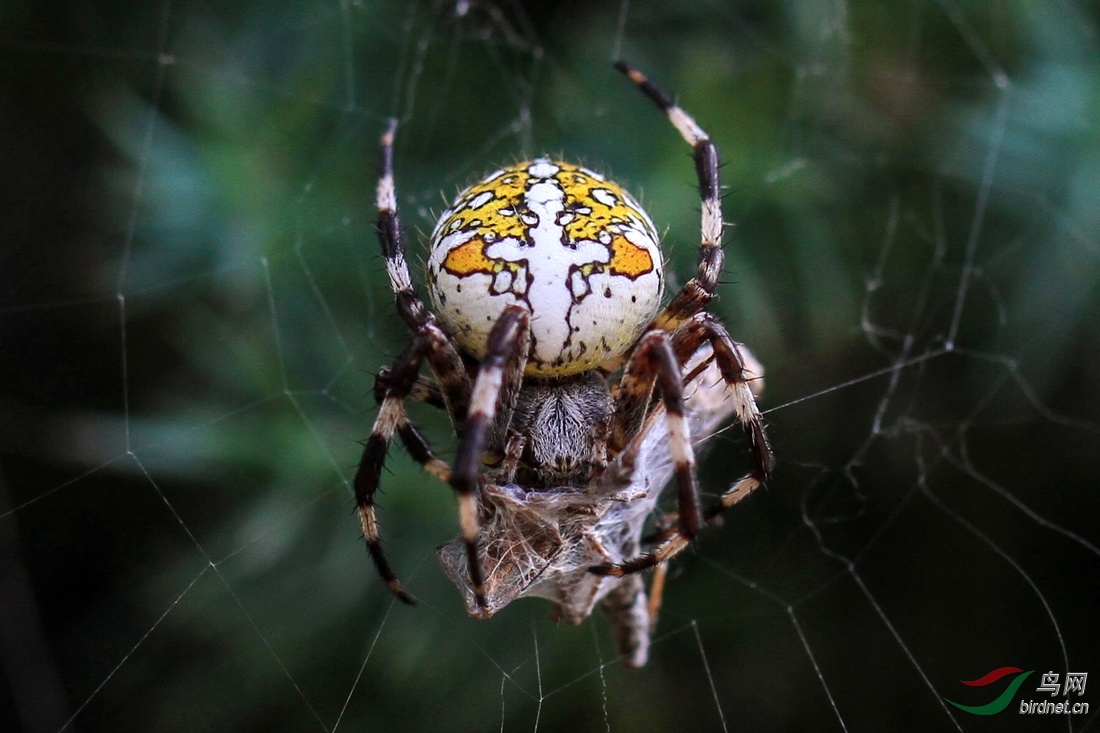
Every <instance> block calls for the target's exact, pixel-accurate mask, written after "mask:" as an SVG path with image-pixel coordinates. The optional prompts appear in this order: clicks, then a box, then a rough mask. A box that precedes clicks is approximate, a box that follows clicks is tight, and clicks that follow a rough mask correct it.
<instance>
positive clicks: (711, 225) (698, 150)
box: [615, 61, 725, 332]
mask: <svg viewBox="0 0 1100 733" xmlns="http://www.w3.org/2000/svg"><path fill="white" fill-rule="evenodd" d="M615 68H616V69H618V70H619V71H620V72H622V73H623V74H625V75H626V77H627V78H629V79H630V80H631V81H632V82H634V84H635V85H637V87H638V88H639V89H640V90H641V91H642V93H644V94H645V95H646V96H647V97H649V98H650V99H651V100H653V102H654V103H655V104H656V105H657V106H658V107H659V108H660V109H661V110H663V111H664V113H665V114H666V115H668V118H669V121H671V122H672V124H673V126H675V127H676V129H677V130H678V131H679V133H680V135H681V136H682V137H683V138H684V140H685V141H687V143H688V144H689V145H691V146H692V148H693V149H694V151H695V152H694V158H695V172H696V175H697V176H698V179H699V197H700V199H701V201H702V221H701V223H700V234H701V237H700V242H699V265H698V269H697V272H696V275H695V277H693V278H692V279H691V280H689V281H688V282H687V283H686V284H685V285H684V287H683V288H682V289H681V290H680V292H679V293H677V294H676V295H675V296H674V297H673V298H672V300H671V301H669V303H668V305H666V306H665V307H664V309H662V310H661V312H660V313H658V314H657V317H656V318H655V319H654V321H653V324H652V326H651V327H655V328H660V329H662V330H665V331H669V332H672V331H675V330H676V329H677V328H679V327H680V326H681V325H682V324H683V323H684V322H685V321H686V320H687V319H689V318H690V317H691V316H693V315H694V314H696V313H698V312H699V311H700V310H702V309H703V307H704V306H706V304H707V303H709V302H710V300H711V299H712V298H713V297H714V290H715V288H717V287H718V278H719V277H720V276H721V274H722V265H723V262H724V260H725V255H724V253H723V252H722V227H723V223H722V202H721V197H720V195H719V193H720V190H721V186H720V183H719V179H718V149H717V148H716V147H715V146H714V143H713V142H711V139H710V137H709V136H708V135H707V133H706V132H705V131H704V130H703V128H701V127H699V125H698V124H697V123H696V122H695V120H694V119H692V118H691V116H690V115H688V113H687V112H685V111H684V110H682V109H681V108H680V107H679V106H678V105H677V104H676V103H675V102H673V101H672V99H671V98H670V97H669V96H668V95H667V94H665V92H664V91H662V90H661V88H660V87H658V86H657V85H656V84H654V83H653V82H652V81H650V80H649V79H648V78H646V76H645V75H644V74H643V73H642V72H640V71H638V70H637V69H635V68H634V67H633V66H631V65H630V64H628V63H627V62H625V61H616V62H615Z"/></svg>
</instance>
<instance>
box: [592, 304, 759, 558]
mask: <svg viewBox="0 0 1100 733" xmlns="http://www.w3.org/2000/svg"><path fill="white" fill-rule="evenodd" d="M707 342H709V343H710V345H711V348H712V349H713V351H714V360H715V363H716V364H717V366H718V370H719V372H720V373H721V375H722V379H723V381H725V383H726V386H727V390H728V391H729V394H730V399H732V400H734V411H735V412H736V414H737V419H738V421H739V422H740V424H741V427H742V429H743V430H744V431H745V435H746V437H747V438H748V440H749V445H750V453H751V457H752V467H751V468H750V469H749V472H748V473H746V474H745V475H744V476H742V477H741V478H740V479H738V480H737V481H736V482H735V483H734V484H733V485H732V486H731V487H730V488H729V489H728V490H727V491H726V492H725V493H724V494H722V496H721V497H720V498H719V500H718V501H717V502H716V503H715V504H714V505H712V506H711V507H709V508H708V509H707V510H706V511H704V512H703V521H704V522H709V521H710V520H712V519H714V518H715V517H716V516H718V515H719V514H721V513H722V512H724V511H725V510H726V509H728V508H730V507H731V506H733V505H734V504H736V503H738V502H739V501H741V500H742V499H744V498H745V497H746V496H748V495H749V494H750V493H752V491H753V490H755V489H756V488H757V487H759V486H760V485H761V484H762V483H763V482H764V481H765V480H766V479H767V477H768V476H769V475H770V474H771V472H772V470H773V469H774V468H775V459H774V457H773V455H772V451H771V446H770V445H769V443H768V436H767V433H766V432H765V430H764V422H763V418H762V417H761V416H760V411H759V409H758V408H757V406H756V401H755V400H754V399H753V394H752V390H751V389H750V388H749V377H748V375H747V374H746V369H745V361H744V359H743V358H742V357H741V354H740V351H739V350H738V348H737V344H736V343H734V341H733V339H731V338H730V335H729V333H728V332H727V331H726V329H725V327H723V326H722V324H721V323H720V322H719V321H718V319H716V318H715V317H714V316H713V315H711V314H710V313H705V312H704V313H699V314H696V315H695V316H694V317H693V318H692V319H691V320H690V321H688V322H687V324H685V326H684V327H683V328H681V329H680V330H679V331H677V333H675V334H674V335H673V336H672V348H673V350H674V351H675V353H676V357H677V361H678V362H679V363H683V362H686V361H687V359H689V358H690V356H691V354H693V353H694V352H695V351H697V350H698V349H699V347H700V346H701V345H702V344H703V343H707ZM624 379H625V375H624ZM669 417H670V418H671V414H670V415H669ZM670 427H671V421H670ZM673 455H675V454H673ZM697 531H698V525H697V524H696V518H695V517H694V516H689V517H688V518H687V520H686V521H685V518H684V516H683V510H682V508H681V511H680V515H679V517H677V524H676V526H675V527H673V528H671V529H669V530H666V531H665V532H664V533H663V534H662V536H661V539H662V542H661V544H659V545H658V546H657V547H656V548H655V549H654V550H653V551H652V552H648V553H644V554H642V555H639V556H637V557H635V558H631V559H629V560H626V561H624V562H622V563H620V564H618V565H597V566H595V567H592V568H590V570H591V572H593V573H596V574H598V575H613V576H621V575H626V574H628V573H637V572H640V571H642V570H647V569H648V568H651V567H653V566H654V565H659V564H661V563H663V562H665V561H667V560H669V559H671V558H673V557H675V556H676V555H678V554H679V553H681V552H682V551H683V550H684V549H686V548H687V546H688V545H689V544H690V543H691V540H692V538H693V537H694V535H695V534H696V532H697Z"/></svg>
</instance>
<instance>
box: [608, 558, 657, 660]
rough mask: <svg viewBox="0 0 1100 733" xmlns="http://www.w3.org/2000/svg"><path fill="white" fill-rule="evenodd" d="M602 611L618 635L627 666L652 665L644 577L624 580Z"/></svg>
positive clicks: (631, 577)
mask: <svg viewBox="0 0 1100 733" xmlns="http://www.w3.org/2000/svg"><path fill="white" fill-rule="evenodd" d="M600 608H601V609H602V610H603V612H604V613H605V614H607V618H608V620H609V621H610V622H611V628H612V629H613V630H614V632H615V645H616V646H617V647H618V651H619V656H620V657H622V658H623V661H624V662H625V663H626V666H628V667H632V668H634V669H638V668H639V667H644V666H645V663H646V662H647V661H649V630H650V628H651V619H650V616H649V611H648V609H647V607H646V595H645V585H644V584H643V583H642V576H640V575H632V576H630V577H629V578H625V579H623V581H622V582H620V583H619V584H618V585H616V586H615V588H614V589H613V590H612V591H611V592H610V593H608V594H607V595H606V596H605V597H604V599H603V600H602V601H600Z"/></svg>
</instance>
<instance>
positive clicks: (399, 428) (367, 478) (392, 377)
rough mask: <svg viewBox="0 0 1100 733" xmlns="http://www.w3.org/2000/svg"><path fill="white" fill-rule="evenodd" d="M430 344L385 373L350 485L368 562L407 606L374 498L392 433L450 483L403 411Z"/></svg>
mask: <svg viewBox="0 0 1100 733" xmlns="http://www.w3.org/2000/svg"><path fill="white" fill-rule="evenodd" d="M431 343H432V341H431V339H430V337H429V335H428V334H421V335H419V336H417V337H416V338H414V339H413V342H412V343H411V344H409V346H408V347H407V348H406V349H405V351H404V352H402V354H401V355H400V356H399V357H398V358H397V360H396V361H395V362H394V365H393V369H392V370H390V371H389V372H388V373H387V378H388V380H389V386H388V388H387V389H386V392H385V395H384V396H383V398H382V400H381V406H380V407H379V410H378V417H377V418H375V421H374V427H373V428H372V429H371V434H370V437H369V438H367V441H366V443H365V444H364V446H363V456H362V458H361V459H360V460H359V468H358V469H357V470H356V472H355V478H354V479H353V481H352V485H353V487H354V489H355V502H356V505H357V507H358V510H359V521H360V523H361V524H362V527H363V537H364V538H365V539H366V542H367V549H368V550H369V551H370V556H371V559H372V560H374V565H375V567H376V568H377V569H378V574H379V575H381V576H382V579H383V580H384V581H386V585H388V586H389V588H390V590H392V591H393V592H394V594H395V595H396V596H397V597H398V598H400V599H401V600H402V601H404V602H405V603H409V604H412V603H415V599H414V598H413V597H412V595H411V594H409V593H408V591H406V590H405V589H404V588H403V587H402V585H401V582H400V581H399V580H398V579H397V575H396V573H394V571H393V568H392V567H391V566H390V562H389V560H388V559H387V558H386V554H385V552H384V551H383V550H382V541H381V536H380V532H379V528H378V519H377V517H376V516H375V504H374V495H375V494H376V493H377V492H378V487H379V484H380V482H381V477H382V469H383V467H384V466H385V462H386V451H387V450H388V449H389V445H390V442H391V441H392V440H393V435H394V433H395V432H397V433H399V434H400V435H401V438H402V440H403V441H404V442H405V445H406V447H407V448H408V449H409V453H410V454H412V456H413V458H415V459H416V460H418V461H420V463H422V464H423V465H424V467H425V468H426V469H427V470H428V471H430V472H431V473H433V474H435V475H437V476H439V477H440V478H443V479H444V480H448V479H450V469H448V468H447V465H446V464H445V463H444V462H443V461H441V460H439V459H438V458H435V457H434V456H433V455H432V453H431V449H429V448H428V445H427V442H426V441H425V440H424V439H423V437H422V436H421V435H420V433H419V432H418V431H417V430H416V429H415V428H414V427H413V426H412V424H411V423H409V420H408V418H407V417H406V416H405V409H404V400H405V398H406V397H407V396H408V394H409V392H410V390H411V389H412V388H413V385H414V384H415V383H416V380H417V373H418V371H419V370H420V362H421V360H422V358H423V357H424V353H425V351H426V350H427V349H428V348H430V345H431Z"/></svg>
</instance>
